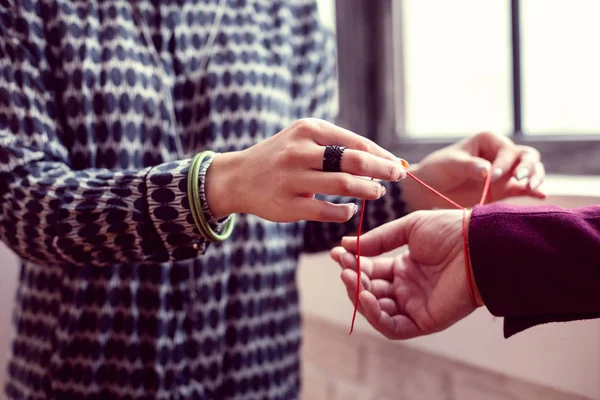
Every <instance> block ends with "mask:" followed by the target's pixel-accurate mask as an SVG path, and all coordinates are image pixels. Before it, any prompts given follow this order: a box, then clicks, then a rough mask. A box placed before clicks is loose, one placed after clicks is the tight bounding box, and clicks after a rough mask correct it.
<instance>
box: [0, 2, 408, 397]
mask: <svg viewBox="0 0 600 400" xmlns="http://www.w3.org/2000/svg"><path fill="white" fill-rule="evenodd" d="M217 2H218V1H217V0H201V1H192V0H179V1H175V0H173V1H150V0H143V1H134V0H131V1H125V0H113V1H67V0H40V1H33V0H8V1H7V0H0V237H1V238H2V240H3V241H4V242H5V243H6V244H7V245H8V246H10V248H11V249H12V250H13V251H14V252H15V253H17V254H18V255H19V256H20V258H21V259H22V261H23V262H22V269H21V274H20V282H19V287H18V293H17V301H16V304H17V305H16V309H15V311H14V329H15V333H14V340H13V345H12V351H11V355H10V359H9V363H8V367H7V374H8V376H7V386H6V395H7V397H8V398H9V399H19V400H22V399H80V398H86V399H111V400H116V399H226V398H227V399H234V398H237V399H286V400H289V399H294V398H297V397H298V393H299V387H300V373H299V362H300V360H299V347H300V343H301V325H300V322H301V318H300V312H299V308H298V307H299V306H298V293H297V288H296V279H295V272H296V266H297V264H298V258H299V255H300V254H301V252H302V251H312V252H315V251H322V250H327V249H329V248H330V247H332V246H334V245H335V243H336V242H337V241H338V240H339V239H340V238H341V236H342V235H343V234H348V233H352V232H353V231H354V230H355V229H356V219H353V220H352V221H351V222H349V223H346V224H321V223H313V222H309V223H306V222H303V223H290V224H276V223H271V222H268V221H265V220H262V219H260V218H257V217H255V216H252V215H239V216H238V219H237V222H236V227H235V231H234V233H233V235H232V237H231V238H230V239H229V240H227V241H226V242H224V243H222V244H218V245H215V244H210V245H207V244H206V243H204V241H203V239H202V236H201V235H200V234H199V233H198V231H197V230H196V229H195V227H194V223H193V219H192V217H191V215H190V211H189V205H188V198H187V182H186V180H187V171H188V167H189V163H190V158H189V157H182V156H181V154H180V153H178V151H177V150H178V149H177V147H178V146H177V143H178V142H177V141H178V140H181V143H182V147H183V148H184V149H185V150H186V151H187V152H188V153H193V152H196V151H201V150H204V149H210V150H213V151H216V152H228V151H236V150H242V149H245V148H248V147H249V146H252V145H254V144H255V143H258V142H260V141H261V140H263V139H266V138H268V137H270V136H272V135H274V134H276V133H277V132H279V131H280V130H281V129H283V128H285V127H286V126H288V125H289V124H290V123H292V122H293V121H295V120H296V119H299V118H303V117H317V118H323V119H327V120H330V121H331V120H333V118H334V116H335V111H336V110H335V105H336V102H335V99H336V87H337V86H336V85H337V84H336V65H335V61H336V57H335V41H334V39H333V36H332V35H331V34H330V33H329V32H327V31H326V30H324V29H323V28H322V26H321V25H320V24H319V21H318V17H317V8H316V5H315V2H314V0H228V1H227V2H226V8H225V11H224V14H223V18H222V22H221V24H220V28H219V31H218V34H217V36H216V40H215V44H214V47H212V50H211V53H210V62H209V63H208V66H207V68H206V70H203V69H202V68H201V59H202V57H204V54H205V53H206V52H207V51H208V49H207V48H206V46H205V44H206V41H207V37H208V36H209V30H210V28H211V25H212V21H213V19H214V17H215V11H216V10H217ZM144 30H146V31H147V34H144ZM149 38H151V41H150V40H147V39H149ZM168 98H172V101H167V99H168ZM190 138H193V140H191V139H190ZM191 143H194V146H193V148H192V147H191ZM203 170H204V171H205V170H206V165H205V166H204V168H203ZM200 179H201V181H200V185H203V183H204V174H202V175H201V176H200ZM387 189H388V194H387V195H386V196H385V197H384V198H383V199H381V200H378V201H373V202H369V203H368V208H367V211H366V220H367V221H366V229H369V227H372V226H374V225H378V224H381V223H383V222H385V221H387V220H390V219H392V218H396V217H398V216H400V215H402V214H403V213H404V204H403V202H402V200H401V195H400V194H401V193H400V186H399V185H398V184H390V185H388V186H387ZM327 200H329V201H333V202H340V201H344V202H345V201H349V199H342V198H336V197H334V196H329V197H328V198H327ZM207 217H208V218H209V219H211V221H212V222H213V224H214V227H215V229H219V221H215V220H214V218H212V216H211V215H207ZM6 329H8V328H6Z"/></svg>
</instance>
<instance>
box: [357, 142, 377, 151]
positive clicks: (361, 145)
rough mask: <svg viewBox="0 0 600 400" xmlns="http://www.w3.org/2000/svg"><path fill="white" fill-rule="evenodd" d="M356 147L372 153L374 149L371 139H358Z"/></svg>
mask: <svg viewBox="0 0 600 400" xmlns="http://www.w3.org/2000/svg"><path fill="white" fill-rule="evenodd" d="M355 148H356V149H357V150H360V151H365V152H367V153H370V152H372V151H373V144H371V143H370V142H369V140H366V139H365V140H360V139H359V140H357V142H356V145H355Z"/></svg>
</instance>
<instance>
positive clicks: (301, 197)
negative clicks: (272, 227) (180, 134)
mask: <svg viewBox="0 0 600 400" xmlns="http://www.w3.org/2000/svg"><path fill="white" fill-rule="evenodd" d="M327 145H339V146H345V147H346V150H345V151H344V153H343V156H342V160H341V170H342V172H323V155H324V152H325V146H327ZM401 161H402V160H400V159H399V158H397V157H395V156H394V155H393V154H391V153H390V152H388V151H386V150H384V149H382V148H381V147H379V146H377V145H376V144H375V143H373V142H372V141H370V140H368V139H366V138H364V137H362V136H360V135H357V134H355V133H352V132H350V131H347V130H345V129H342V128H340V127H337V126H335V125H333V124H330V123H328V122H326V121H322V120H317V119H303V120H299V121H297V122H295V123H294V124H292V125H291V126H289V127H288V128H286V129H284V130H283V131H281V132H279V133H278V134H277V135H275V136H273V137H271V138H269V139H267V140H265V141H263V142H261V143H258V144H256V145H254V146H252V147H250V148H248V149H246V150H243V151H240V152H233V153H224V154H219V155H217V156H216V157H215V159H214V161H213V163H212V164H211V166H210V167H209V168H208V171H207V176H206V183H205V188H206V196H207V202H208V205H209V206H210V208H211V211H212V212H213V214H215V216H216V217H217V218H220V217H223V216H226V215H228V214H231V213H248V214H254V215H257V216H259V217H261V218H264V219H267V220H270V221H274V222H294V221H300V220H314V221H324V222H344V221H347V220H349V219H350V218H351V217H352V216H353V215H354V214H355V213H356V211H357V207H356V205H355V204H354V203H351V204H332V203H328V202H324V201H319V200H316V199H315V198H314V196H315V194H330V195H340V196H349V197H355V198H360V199H368V200H374V199H378V198H380V197H381V196H383V195H384V194H385V189H384V187H383V186H382V185H381V184H380V183H378V182H376V181H371V180H370V179H365V178H363V177H372V178H375V179H381V180H388V181H399V180H401V179H404V178H405V177H406V170H405V169H404V167H403V166H402V164H401Z"/></svg>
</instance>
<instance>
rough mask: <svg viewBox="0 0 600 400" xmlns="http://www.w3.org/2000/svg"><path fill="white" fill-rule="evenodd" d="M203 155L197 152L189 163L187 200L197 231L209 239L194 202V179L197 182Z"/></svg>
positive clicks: (205, 238)
mask: <svg viewBox="0 0 600 400" xmlns="http://www.w3.org/2000/svg"><path fill="white" fill-rule="evenodd" d="M205 157H206V156H202V153H198V154H196V155H195V156H194V157H193V158H192V162H191V163H190V169H189V171H188V201H189V203H190V212H191V214H192V217H193V218H194V223H195V224H196V228H198V231H199V232H200V235H202V237H203V238H204V240H207V241H209V240H210V239H209V237H208V234H207V233H206V232H204V229H203V228H202V222H201V221H200V217H199V213H198V211H197V210H196V203H195V202H194V181H196V182H198V175H199V172H200V165H201V164H202V160H203V159H204V158H205ZM196 193H197V192H196ZM200 212H202V210H200Z"/></svg>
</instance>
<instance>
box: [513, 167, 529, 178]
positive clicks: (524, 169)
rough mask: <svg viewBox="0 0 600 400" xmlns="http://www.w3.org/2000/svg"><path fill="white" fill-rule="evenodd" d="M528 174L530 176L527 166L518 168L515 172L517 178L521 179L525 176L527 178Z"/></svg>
mask: <svg viewBox="0 0 600 400" xmlns="http://www.w3.org/2000/svg"><path fill="white" fill-rule="evenodd" d="M526 176H529V168H527V167H521V168H519V169H518V170H517V173H516V174H515V177H516V178H517V180H519V181H520V180H521V179H523V178H525V177H526Z"/></svg>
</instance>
